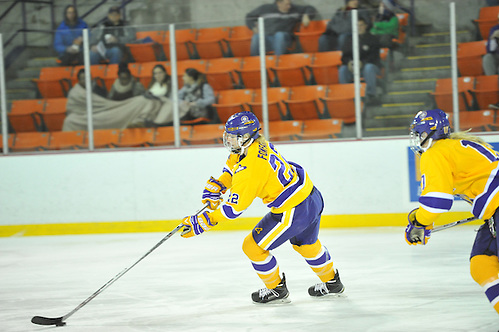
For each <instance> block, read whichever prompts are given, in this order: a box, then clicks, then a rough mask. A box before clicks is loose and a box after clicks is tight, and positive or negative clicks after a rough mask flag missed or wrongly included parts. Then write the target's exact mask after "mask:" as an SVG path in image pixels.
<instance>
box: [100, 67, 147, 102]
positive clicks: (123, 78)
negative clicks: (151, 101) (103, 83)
mask: <svg viewBox="0 0 499 332" xmlns="http://www.w3.org/2000/svg"><path fill="white" fill-rule="evenodd" d="M145 91H146V89H145V88H144V86H143V85H142V83H140V82H139V81H137V79H135V77H133V76H132V73H131V72H130V70H129V69H128V67H127V65H120V66H119V69H118V78H117V79H116V81H114V83H113V85H112V86H111V90H109V93H108V95H107V98H108V99H111V100H125V99H128V98H131V97H135V96H139V95H141V94H143V93H144V92H145Z"/></svg>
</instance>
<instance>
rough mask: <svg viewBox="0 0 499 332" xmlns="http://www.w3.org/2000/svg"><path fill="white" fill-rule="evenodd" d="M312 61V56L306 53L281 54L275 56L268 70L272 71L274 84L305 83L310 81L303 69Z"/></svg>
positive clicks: (293, 84) (297, 84)
mask: <svg viewBox="0 0 499 332" xmlns="http://www.w3.org/2000/svg"><path fill="white" fill-rule="evenodd" d="M311 63H312V56H311V55H310V54H307V53H296V54H283V55H280V56H279V57H277V60H276V62H275V64H274V65H273V66H270V70H271V71H272V72H273V73H274V78H275V80H274V84H275V85H277V86H299V85H306V84H308V83H309V81H310V77H309V73H308V71H307V70H306V69H305V67H306V66H309V65H310V64H311Z"/></svg>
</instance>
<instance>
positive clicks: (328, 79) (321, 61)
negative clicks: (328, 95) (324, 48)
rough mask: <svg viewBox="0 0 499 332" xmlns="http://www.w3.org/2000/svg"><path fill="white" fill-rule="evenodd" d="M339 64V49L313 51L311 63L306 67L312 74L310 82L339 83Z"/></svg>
mask: <svg viewBox="0 0 499 332" xmlns="http://www.w3.org/2000/svg"><path fill="white" fill-rule="evenodd" d="M340 66H341V51H331V52H320V53H315V54H314V55H313V57H312V64H311V65H308V66H307V68H308V69H309V70H310V72H311V75H312V78H311V80H312V82H313V83H315V84H336V83H339V79H338V68H339V67H340Z"/></svg>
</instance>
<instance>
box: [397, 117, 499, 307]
mask: <svg viewBox="0 0 499 332" xmlns="http://www.w3.org/2000/svg"><path fill="white" fill-rule="evenodd" d="M411 149H412V150H413V151H414V153H416V154H419V155H421V161H420V169H421V196H420V198H419V207H418V208H417V209H414V210H412V211H411V212H410V213H409V216H408V218H409V224H408V225H407V228H406V230H405V239H406V241H407V243H408V244H411V245H416V244H423V245H424V244H426V243H427V242H428V240H429V239H430V235H431V230H432V228H433V222H434V221H435V219H436V218H437V217H438V216H439V215H440V214H441V213H444V212H447V211H449V210H450V208H451V207H452V203H453V200H454V195H459V196H461V197H464V198H465V199H466V200H467V201H469V202H470V203H472V209H471V212H472V213H473V215H474V216H475V217H477V218H479V219H483V220H484V221H485V223H484V224H483V225H482V226H481V227H480V229H479V230H478V233H477V235H476V238H475V243H474V244H473V248H472V249H471V255H470V272H471V276H472V277H473V279H474V280H475V281H476V282H477V283H478V284H479V285H480V286H482V288H483V291H484V292H485V295H486V296H487V298H488V299H489V301H490V303H491V304H492V306H493V307H494V309H495V310H496V311H497V312H498V313H499V275H498V274H499V259H498V255H497V245H498V243H497V242H498V239H497V236H496V229H497V221H498V220H499V209H498V207H499V174H498V172H499V155H498V153H497V152H496V151H494V150H493V149H492V146H490V145H489V144H488V143H486V142H484V141H483V140H482V139H481V138H479V137H476V136H472V135H470V134H468V133H467V132H456V133H452V134H451V133H450V124H449V120H448V117H447V114H445V112H443V111H442V110H440V109H434V110H428V111H420V112H419V113H418V114H416V117H415V118H414V120H413V121H412V125H411Z"/></svg>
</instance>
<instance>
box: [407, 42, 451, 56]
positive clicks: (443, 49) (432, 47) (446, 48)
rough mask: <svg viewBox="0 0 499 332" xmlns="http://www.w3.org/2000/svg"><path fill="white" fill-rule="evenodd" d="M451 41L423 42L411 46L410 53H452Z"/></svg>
mask: <svg viewBox="0 0 499 332" xmlns="http://www.w3.org/2000/svg"><path fill="white" fill-rule="evenodd" d="M450 52H451V50H450V43H449V42H444V43H421V44H417V45H413V46H411V47H410V51H409V54H410V55H412V56H416V55H433V54H450Z"/></svg>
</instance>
